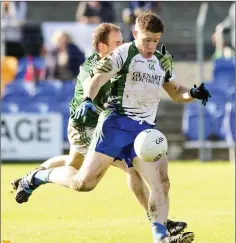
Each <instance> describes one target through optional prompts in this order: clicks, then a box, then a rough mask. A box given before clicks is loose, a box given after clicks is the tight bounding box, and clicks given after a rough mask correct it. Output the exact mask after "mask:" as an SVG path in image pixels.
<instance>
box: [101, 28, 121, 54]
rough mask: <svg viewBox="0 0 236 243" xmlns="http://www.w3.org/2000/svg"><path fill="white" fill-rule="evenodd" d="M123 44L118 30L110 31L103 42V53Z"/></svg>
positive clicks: (107, 52)
mask: <svg viewBox="0 0 236 243" xmlns="http://www.w3.org/2000/svg"><path fill="white" fill-rule="evenodd" d="M122 44H123V36H122V34H121V32H120V31H111V33H110V34H109V36H108V40H107V44H105V49H104V50H105V55H107V54H109V53H110V52H112V51H113V50H115V49H116V48H117V47H119V46H120V45H122Z"/></svg>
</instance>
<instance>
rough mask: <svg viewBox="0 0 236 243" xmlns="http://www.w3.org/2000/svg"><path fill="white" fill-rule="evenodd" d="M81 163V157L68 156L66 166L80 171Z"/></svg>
mask: <svg viewBox="0 0 236 243" xmlns="http://www.w3.org/2000/svg"><path fill="white" fill-rule="evenodd" d="M82 163H83V155H80V154H78V155H76V156H71V155H70V156H68V158H67V160H66V166H72V167H74V168H75V169H77V170H78V169H80V167H81V165H82Z"/></svg>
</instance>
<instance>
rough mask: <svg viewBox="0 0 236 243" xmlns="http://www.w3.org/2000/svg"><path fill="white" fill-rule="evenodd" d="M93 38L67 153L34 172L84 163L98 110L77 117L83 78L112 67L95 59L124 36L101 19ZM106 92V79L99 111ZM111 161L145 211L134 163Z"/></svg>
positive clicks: (145, 194) (175, 229)
mask: <svg viewBox="0 0 236 243" xmlns="http://www.w3.org/2000/svg"><path fill="white" fill-rule="evenodd" d="M92 42H93V47H94V49H95V50H96V52H95V53H94V54H92V55H91V56H90V57H88V58H87V59H86V61H85V62H84V64H83V65H82V66H81V67H80V73H79V75H78V79H77V84H76V88H75V93H74V97H73V99H72V101H71V103H70V119H69V122H68V139H69V142H70V152H69V155H60V156H56V157H53V158H50V159H49V160H47V161H46V162H44V163H43V164H41V165H40V166H39V167H38V168H37V169H36V170H34V174H35V173H37V171H42V170H45V169H51V168H55V167H59V166H65V165H67V166H73V167H74V168H76V169H79V168H80V167H81V165H82V163H83V159H84V156H85V155H86V153H87V151H88V147H89V144H90V141H91V138H92V136H93V133H94V128H95V127H96V125H97V122H98V116H99V115H98V114H97V113H95V112H92V111H89V112H88V113H87V115H86V116H84V117H80V118H77V116H78V113H77V111H78V109H77V108H78V107H79V105H80V104H81V103H82V101H83V93H84V91H83V86H84V82H85V81H86V78H87V77H90V76H93V75H94V74H93V70H94V69H95V67H96V72H109V71H111V68H112V67H111V66H110V65H107V66H106V64H104V63H98V61H99V60H100V59H102V58H103V57H105V56H106V55H107V54H108V53H110V52H112V51H113V50H114V49H115V48H117V47H118V46H120V45H121V44H122V43H123V37H122V34H121V32H120V29H119V27H118V26H116V25H114V24H110V23H103V24H100V25H99V26H98V27H97V28H95V30H94V32H93V37H92ZM109 92H110V82H108V83H106V84H105V85H104V86H103V87H102V88H101V89H100V91H99V93H98V94H97V96H96V98H95V99H94V105H95V106H96V109H97V110H98V113H100V111H102V110H103V109H104V107H103V104H104V103H105V102H107V97H108V95H109ZM112 165H113V166H116V167H118V168H120V169H122V170H123V171H124V172H126V174H127V182H128V185H129V187H130V188H131V190H132V191H133V192H134V194H135V196H136V198H137V199H138V201H139V203H140V204H141V205H142V206H143V207H144V209H145V211H146V212H148V198H149V191H148V189H147V187H146V185H145V183H144V182H143V180H142V177H141V176H140V175H139V173H138V172H137V171H136V170H135V169H134V168H133V167H130V168H128V167H127V166H126V164H125V163H124V161H119V160H116V161H114V162H113V163H112ZM20 181H21V178H19V179H17V180H15V181H14V182H13V183H12V185H13V187H14V188H15V189H17V188H18V184H19V182H20ZM16 200H17V201H18V202H20V203H22V202H26V201H28V198H26V201H21V198H20V199H18V198H16ZM166 225H167V228H168V230H169V232H170V234H173V235H175V234H177V233H179V232H181V231H183V230H184V229H185V228H186V227H187V224H186V223H185V222H173V221H170V220H167V222H166Z"/></svg>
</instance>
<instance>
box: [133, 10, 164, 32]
mask: <svg viewBox="0 0 236 243" xmlns="http://www.w3.org/2000/svg"><path fill="white" fill-rule="evenodd" d="M136 24H137V25H138V27H139V28H140V29H141V30H145V31H150V32H153V33H164V29H165V26H164V22H163V21H162V20H161V19H160V17H159V16H158V15H156V14H155V13H153V12H151V11H143V12H141V13H140V14H139V16H138V17H137V19H136Z"/></svg>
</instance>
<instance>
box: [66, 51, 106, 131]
mask: <svg viewBox="0 0 236 243" xmlns="http://www.w3.org/2000/svg"><path fill="white" fill-rule="evenodd" d="M98 61H99V56H98V54H97V53H94V54H92V55H91V56H90V57H88V58H87V59H86V60H85V62H84V63H83V65H81V66H80V73H79V75H78V77H77V83H76V87H75V93H74V97H73V99H72V101H71V102H70V117H71V118H72V121H73V123H74V124H78V125H84V126H87V127H93V128H94V127H96V125H97V122H98V116H99V113H100V112H101V111H103V110H104V109H105V108H104V106H103V105H104V103H106V102H107V97H108V93H109V91H110V82H107V83H106V84H105V85H103V86H102V88H101V89H100V90H99V92H98V94H97V96H96V97H95V99H94V101H93V103H94V105H95V106H96V108H97V110H98V113H96V112H93V111H90V110H89V111H88V113H87V114H86V116H83V117H80V118H79V119H74V118H73V114H74V113H75V111H76V109H77V108H78V107H79V105H80V104H81V103H82V100H83V94H84V91H83V86H84V85H85V82H86V80H89V79H88V77H90V76H91V75H90V74H91V72H92V69H93V68H94V67H96V65H97V63H98Z"/></svg>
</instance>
